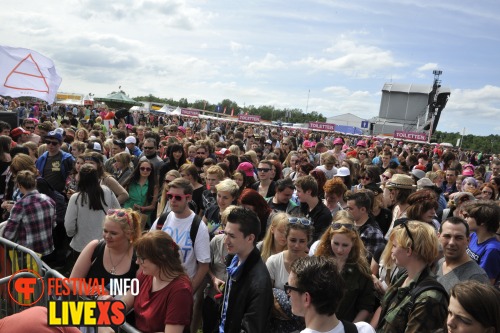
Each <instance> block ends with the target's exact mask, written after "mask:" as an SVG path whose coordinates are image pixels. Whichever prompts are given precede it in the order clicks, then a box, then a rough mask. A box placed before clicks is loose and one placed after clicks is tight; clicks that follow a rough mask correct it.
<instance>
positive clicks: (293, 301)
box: [288, 272, 304, 317]
mask: <svg viewBox="0 0 500 333" xmlns="http://www.w3.org/2000/svg"><path fill="white" fill-rule="evenodd" d="M288 285H289V286H290V287H292V288H297V276H296V275H295V273H294V272H290V275H289V276H288ZM303 296H304V293H301V292H299V291H297V290H293V289H291V290H290V291H289V292H288V297H289V298H290V305H291V306H292V313H293V314H294V315H296V316H300V317H303V316H304V302H303Z"/></svg>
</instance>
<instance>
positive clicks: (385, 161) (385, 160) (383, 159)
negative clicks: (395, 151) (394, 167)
mask: <svg viewBox="0 0 500 333" xmlns="http://www.w3.org/2000/svg"><path fill="white" fill-rule="evenodd" d="M390 161H391V158H390V157H389V156H387V155H382V164H389V162H390Z"/></svg>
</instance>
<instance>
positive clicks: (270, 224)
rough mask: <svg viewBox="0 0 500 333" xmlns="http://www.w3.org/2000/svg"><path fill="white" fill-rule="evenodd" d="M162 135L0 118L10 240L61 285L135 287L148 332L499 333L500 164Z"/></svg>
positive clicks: (218, 126)
mask: <svg viewBox="0 0 500 333" xmlns="http://www.w3.org/2000/svg"><path fill="white" fill-rule="evenodd" d="M83 116H84V115H83ZM132 119H133V118H132ZM164 121H165V124H166V126H164V127H160V128H158V129H156V128H148V127H147V126H142V125H138V126H134V125H133V124H129V123H126V121H125V120H123V119H121V120H116V123H115V124H116V127H115V128H114V129H113V128H112V129H109V128H108V127H106V126H104V125H103V124H102V122H101V119H96V122H95V124H93V125H92V124H89V123H88V122H85V121H83V122H80V123H78V122H77V125H78V127H76V128H75V127H72V126H71V123H69V124H68V123H67V122H64V123H63V124H62V125H61V124H60V122H59V123H57V127H56V124H54V122H51V121H45V122H40V121H39V120H38V119H33V118H26V119H23V120H22V124H21V126H20V127H17V128H14V129H12V128H10V126H9V125H8V124H7V123H4V122H0V134H1V135H0V150H1V151H0V160H1V161H0V168H1V170H0V171H1V172H2V173H1V177H0V197H1V200H2V204H1V208H2V209H3V215H4V216H3V217H4V219H5V221H6V222H4V224H3V227H2V229H1V232H2V237H4V238H7V239H10V240H12V241H14V242H16V243H18V244H20V245H23V246H26V247H28V248H30V249H32V250H34V251H35V252H37V253H40V255H41V256H42V259H43V260H44V261H45V262H47V263H48V264H49V265H51V267H55V268H57V269H58V270H60V271H61V272H63V273H64V274H65V275H67V276H70V277H83V278H96V277H97V278H104V279H106V281H109V279H111V278H117V277H118V278H121V277H123V278H129V277H138V278H139V281H140V293H139V295H136V296H132V295H131V294H128V295H127V296H125V297H124V298H123V299H122V300H123V301H124V303H125V304H126V306H127V309H131V308H133V309H134V311H133V314H131V315H129V316H128V317H127V321H129V322H130V323H131V324H133V325H134V326H135V327H137V329H139V330H141V331H143V332H157V331H164V332H197V331H198V330H200V329H201V330H202V331H203V332H241V331H244V332H298V331H302V332H343V331H345V332H351V331H353V329H356V330H357V331H358V332H374V331H376V332H440V331H443V332H444V331H449V332H496V331H499V330H500V322H499V316H498V313H499V311H500V304H499V302H500V298H499V297H498V296H499V292H498V290H497V289H496V288H498V287H499V286H500V236H499V232H500V229H499V221H500V207H499V205H498V196H499V186H500V160H497V159H495V158H492V159H491V161H488V163H485V164H480V163H479V159H477V158H475V155H474V158H473V159H472V156H473V155H470V156H468V155H467V154H463V153H462V152H459V151H452V150H450V149H446V148H444V147H439V146H436V147H431V146H429V145H426V144H413V143H405V142H398V141H395V140H389V139H387V140H379V139H376V138H358V137H349V136H340V135H336V134H335V133H327V134H325V133H307V134H306V133H302V132H301V131H291V130H286V129H282V128H269V127H265V126H261V125H259V124H255V125H248V124H244V125H242V124H237V123H227V122H218V121H215V122H213V123H207V122H203V123H201V122H200V121H199V119H196V120H193V119H188V118H186V119H183V118H177V117H171V118H168V119H165V120H164ZM495 286H496V288H495ZM492 295H493V296H492ZM7 319H8V318H7ZM7 319H6V320H7ZM6 323H7V321H3V323H2V321H0V327H2V325H6ZM352 323H354V325H352ZM100 330H102V331H107V330H109V331H112V329H111V328H101V329H100Z"/></svg>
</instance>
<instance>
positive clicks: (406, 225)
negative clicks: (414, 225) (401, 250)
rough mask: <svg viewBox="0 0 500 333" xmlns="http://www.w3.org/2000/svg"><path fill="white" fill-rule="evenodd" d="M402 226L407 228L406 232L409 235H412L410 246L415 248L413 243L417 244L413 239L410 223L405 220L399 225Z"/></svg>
mask: <svg viewBox="0 0 500 333" xmlns="http://www.w3.org/2000/svg"><path fill="white" fill-rule="evenodd" d="M399 227H400V228H405V230H406V233H407V234H408V237H410V240H411V246H410V248H411V249H413V244H415V241H414V240H413V235H412V234H411V232H410V228H408V224H407V223H406V222H403V223H401V224H400V225H399Z"/></svg>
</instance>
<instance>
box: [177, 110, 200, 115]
mask: <svg viewBox="0 0 500 333" xmlns="http://www.w3.org/2000/svg"><path fill="white" fill-rule="evenodd" d="M181 114H182V115H184V116H192V117H198V116H199V115H200V112H199V111H195V110H190V109H181Z"/></svg>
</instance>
